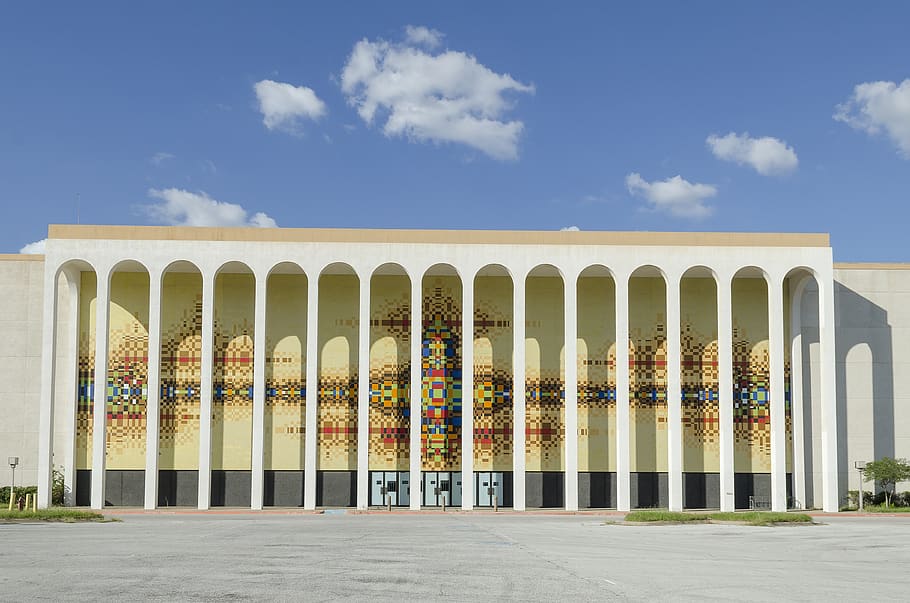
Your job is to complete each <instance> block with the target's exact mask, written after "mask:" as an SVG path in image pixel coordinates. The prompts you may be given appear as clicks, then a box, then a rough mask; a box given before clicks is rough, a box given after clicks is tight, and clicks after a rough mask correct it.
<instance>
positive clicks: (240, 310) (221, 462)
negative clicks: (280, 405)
mask: <svg viewBox="0 0 910 603" xmlns="http://www.w3.org/2000/svg"><path fill="white" fill-rule="evenodd" d="M255 295H256V294H255V279H254V278H253V275H252V274H230V273H228V274H219V275H218V276H217V278H216V279H215V298H214V302H215V305H214V337H215V344H214V348H213V354H214V356H213V363H212V365H213V370H212V469H234V470H249V469H250V468H251V462H252V452H251V451H252V445H253V324H254V320H255V319H254V311H253V308H254V305H255Z"/></svg>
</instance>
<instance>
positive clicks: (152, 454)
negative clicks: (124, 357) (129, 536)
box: [145, 270, 163, 509]
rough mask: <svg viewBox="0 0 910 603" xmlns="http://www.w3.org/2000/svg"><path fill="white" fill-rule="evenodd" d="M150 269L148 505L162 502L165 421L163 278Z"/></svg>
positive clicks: (147, 416) (146, 491) (147, 401)
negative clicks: (161, 431) (161, 454)
mask: <svg viewBox="0 0 910 603" xmlns="http://www.w3.org/2000/svg"><path fill="white" fill-rule="evenodd" d="M162 278H163V275H162V274H161V273H160V272H158V271H157V270H153V271H150V272H149V349H148V376H147V378H146V385H147V387H148V390H147V391H148V394H147V397H146V404H145V508H146V509H154V508H155V507H156V506H157V505H158V431H159V426H160V423H161V410H160V408H161V406H160V403H161V279H162Z"/></svg>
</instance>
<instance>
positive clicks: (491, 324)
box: [0, 225, 910, 511]
mask: <svg viewBox="0 0 910 603" xmlns="http://www.w3.org/2000/svg"><path fill="white" fill-rule="evenodd" d="M0 283H2V285H3V291H4V293H5V295H4V302H3V305H2V315H0V333H2V337H3V339H4V341H5V342H6V345H5V346H4V349H5V352H4V355H5V358H4V359H3V360H4V361H3V366H4V377H3V379H2V380H0V411H2V413H3V416H4V417H5V418H6V419H5V420H4V422H3V424H2V426H0V456H4V455H6V456H12V455H16V456H19V457H20V458H21V459H22V464H21V465H20V467H19V471H18V472H17V475H18V478H17V482H18V483H24V482H30V483H36V482H37V483H38V485H39V497H38V500H39V505H40V506H45V505H48V503H49V496H50V494H49V492H50V489H49V486H50V481H51V471H52V469H58V470H60V471H61V472H62V473H63V476H64V481H65V484H66V488H67V494H66V500H67V503H68V504H79V505H90V506H91V507H94V508H101V507H103V506H104V505H105V504H113V505H130V506H133V505H134V506H145V507H146V508H155V507H163V506H172V505H189V506H193V507H199V508H203V509H205V508H209V507H210V506H219V505H225V506H241V507H252V508H254V509H260V508H262V507H263V506H270V505H276V506H302V507H305V508H314V507H316V506H357V507H367V506H370V505H382V504H386V503H390V504H393V505H396V506H409V507H411V508H420V507H427V506H433V507H435V506H438V505H442V504H448V505H452V506H460V507H462V508H465V509H470V508H477V507H488V506H492V505H494V504H498V505H501V506H508V507H513V508H514V509H516V510H521V509H526V508H532V507H560V508H566V509H570V510H573V509H579V508H599V507H615V508H618V509H621V510H625V509H629V508H635V507H651V506H661V507H669V508H671V509H682V508H721V509H724V510H732V509H734V508H745V507H748V506H750V504H754V505H759V506H762V505H768V506H770V507H771V508H773V509H775V510H782V509H785V508H788V507H791V508H792V507H796V508H803V507H805V508H810V507H812V508H823V509H825V510H827V511H836V510H837V509H838V506H839V505H840V504H842V502H843V500H844V498H845V496H846V493H847V489H848V488H850V487H852V488H856V487H857V484H858V482H859V478H858V475H857V472H856V471H855V470H853V469H852V467H853V462H854V461H855V460H872V459H873V458H880V457H881V456H885V455H887V456H898V457H900V456H910V401H908V395H910V394H908V392H910V371H908V370H907V368H910V367H908V364H910V345H908V342H910V338H908V337H907V336H906V335H907V333H908V329H910V304H908V303H907V302H908V301H910V266H904V265H839V264H834V263H833V261H832V250H831V247H830V244H829V239H828V236H827V235H821V234H754V233H749V234H746V233H739V234H732V233H731V234H726V233H636V232H502V231H445V230H439V231H434V230H426V231H417V230H331V229H243V228H240V229H231V228H189V227H126V226H72V225H69V226H60V225H52V226H50V227H49V237H48V241H47V247H46V255H44V256H22V255H8V256H2V261H0ZM465 309H470V310H469V311H465ZM467 334H470V336H467ZM466 342H473V344H472V345H466ZM618 342H619V345H617V343H618ZM98 359H104V360H103V361H100V362H99V361H98ZM567 359H568V360H567ZM98 384H105V386H104V387H98ZM3 481H4V482H5V483H8V482H7V481H6V480H3Z"/></svg>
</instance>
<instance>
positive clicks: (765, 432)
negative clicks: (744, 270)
mask: <svg viewBox="0 0 910 603" xmlns="http://www.w3.org/2000/svg"><path fill="white" fill-rule="evenodd" d="M770 377H771V371H770V361H769V356H768V293H767V286H766V284H765V281H764V279H757V278H737V279H734V280H733V466H734V470H735V471H738V472H768V471H771V412H770V410H771V409H770V405H769V402H770V398H769V392H770V386H771V381H770Z"/></svg>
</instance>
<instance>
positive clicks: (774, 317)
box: [768, 274, 787, 511]
mask: <svg viewBox="0 0 910 603" xmlns="http://www.w3.org/2000/svg"><path fill="white" fill-rule="evenodd" d="M782 285H783V278H782V277H781V276H780V275H776V274H775V275H772V276H771V278H770V279H769V282H768V348H769V354H768V356H769V360H770V363H771V384H770V385H771V387H770V392H769V395H770V397H771V400H770V412H771V510H772V511H786V510H787V424H786V421H785V418H784V412H785V409H784V300H783V295H784V294H783V286H782Z"/></svg>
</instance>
